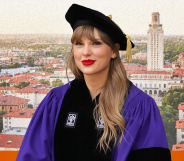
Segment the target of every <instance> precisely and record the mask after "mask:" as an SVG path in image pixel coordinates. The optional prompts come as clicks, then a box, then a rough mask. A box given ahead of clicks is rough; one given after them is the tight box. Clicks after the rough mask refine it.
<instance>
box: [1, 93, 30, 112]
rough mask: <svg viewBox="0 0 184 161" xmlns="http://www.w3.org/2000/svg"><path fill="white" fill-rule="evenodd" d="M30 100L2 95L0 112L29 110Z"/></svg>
mask: <svg viewBox="0 0 184 161" xmlns="http://www.w3.org/2000/svg"><path fill="white" fill-rule="evenodd" d="M28 101H29V99H24V98H19V97H15V96H11V95H5V96H4V95H0V110H5V111H6V112H11V111H12V110H13V109H19V108H27V107H28Z"/></svg>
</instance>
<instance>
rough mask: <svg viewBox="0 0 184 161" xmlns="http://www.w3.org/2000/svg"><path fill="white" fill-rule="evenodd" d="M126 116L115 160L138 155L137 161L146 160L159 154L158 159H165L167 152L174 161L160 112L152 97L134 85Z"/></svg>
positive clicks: (126, 104)
mask: <svg viewBox="0 0 184 161" xmlns="http://www.w3.org/2000/svg"><path fill="white" fill-rule="evenodd" d="M122 115H123V117H124V119H125V122H126V127H125V131H124V136H123V139H122V141H121V144H120V146H119V148H117V149H116V150H115V153H114V156H113V157H114V160H116V161H122V160H123V161H124V160H129V161H130V160H135V156H136V160H142V161H144V160H145V159H144V158H147V160H148V157H151V158H154V155H158V154H159V156H157V158H160V159H156V160H158V161H161V160H163V159H161V158H163V157H164V154H166V156H165V158H167V159H166V160H167V161H170V160H171V156H170V150H169V148H168V142H167V138H166V133H165V129H164V125H163V122H162V118H161V115H160V111H159V108H158V106H157V105H156V103H155V101H154V99H153V98H152V97H150V96H149V95H147V94H146V93H144V92H143V91H142V90H140V89H139V88H137V87H136V86H135V85H133V84H132V87H131V89H130V92H129V95H128V97H127V101H126V102H125V105H124V108H123V112H122ZM139 154H140V155H139ZM147 154H150V155H147ZM146 155H147V157H146ZM115 158H116V159H115ZM168 158H170V160H168ZM164 161H165V160H164Z"/></svg>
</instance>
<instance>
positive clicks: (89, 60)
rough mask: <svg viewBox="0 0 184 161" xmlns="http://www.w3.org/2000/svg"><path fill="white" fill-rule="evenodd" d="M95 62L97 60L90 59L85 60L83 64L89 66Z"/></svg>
mask: <svg viewBox="0 0 184 161" xmlns="http://www.w3.org/2000/svg"><path fill="white" fill-rule="evenodd" d="M94 62H95V60H91V59H88V60H83V61H82V64H83V65H86V66H88V65H91V64H93V63H94Z"/></svg>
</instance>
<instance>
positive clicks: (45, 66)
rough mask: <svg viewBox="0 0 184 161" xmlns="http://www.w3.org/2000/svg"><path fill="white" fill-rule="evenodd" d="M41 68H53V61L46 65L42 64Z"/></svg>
mask: <svg viewBox="0 0 184 161" xmlns="http://www.w3.org/2000/svg"><path fill="white" fill-rule="evenodd" d="M43 68H53V63H50V64H48V65H44V66H43Z"/></svg>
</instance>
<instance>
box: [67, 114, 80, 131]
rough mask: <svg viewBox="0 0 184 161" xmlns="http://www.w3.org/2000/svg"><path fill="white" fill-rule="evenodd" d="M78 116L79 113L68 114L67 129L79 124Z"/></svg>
mask: <svg viewBox="0 0 184 161" xmlns="http://www.w3.org/2000/svg"><path fill="white" fill-rule="evenodd" d="M77 116H78V113H68V117H67V119H66V124H65V127H71V128H74V127H75V125H76V122H77Z"/></svg>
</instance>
